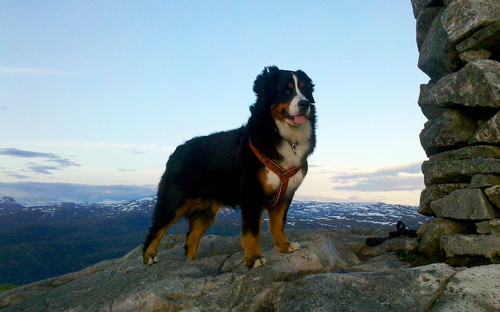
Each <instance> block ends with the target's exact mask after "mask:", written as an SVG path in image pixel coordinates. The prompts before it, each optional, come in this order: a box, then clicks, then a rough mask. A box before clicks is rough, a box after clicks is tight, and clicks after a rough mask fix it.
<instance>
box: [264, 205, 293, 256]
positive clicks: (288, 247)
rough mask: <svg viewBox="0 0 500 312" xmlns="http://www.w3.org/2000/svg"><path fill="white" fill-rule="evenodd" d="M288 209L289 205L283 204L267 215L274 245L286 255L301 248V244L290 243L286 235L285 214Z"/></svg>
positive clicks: (269, 211) (270, 210)
mask: <svg viewBox="0 0 500 312" xmlns="http://www.w3.org/2000/svg"><path fill="white" fill-rule="evenodd" d="M287 208H288V204H287V203H285V202H283V203H281V204H280V205H278V206H276V207H274V208H272V209H269V210H268V211H267V215H268V216H269V228H270V231H271V235H272V236H273V239H274V245H275V246H276V248H278V250H279V251H281V252H284V253H288V252H292V251H295V250H297V249H299V248H300V246H299V244H297V243H290V242H289V241H288V238H287V237H286V234H285V213H286V211H287Z"/></svg>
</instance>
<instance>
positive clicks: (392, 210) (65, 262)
mask: <svg viewBox="0 0 500 312" xmlns="http://www.w3.org/2000/svg"><path fill="white" fill-rule="evenodd" d="M155 204H156V197H154V196H152V197H146V198H141V199H137V200H132V201H126V202H121V203H113V204H94V203H72V202H61V203H38V204H33V205H26V204H22V203H18V202H17V201H16V200H15V199H13V198H11V197H3V198H1V199H0V284H4V283H8V284H15V285H22V284H26V283H31V282H34V281H37V280H41V279H45V278H49V277H52V276H57V275H61V274H65V273H69V272H74V271H77V270H80V269H82V268H85V267H87V266H89V265H91V264H94V263H96V262H99V261H102V260H106V259H111V258H116V257H120V256H123V255H124V254H126V253H127V252H129V251H130V250H132V249H133V248H135V247H137V246H138V245H140V244H141V243H142V241H143V239H144V237H145V235H146V234H147V230H148V228H149V226H150V222H151V216H152V213H153V209H154V206H155ZM264 220H265V221H266V220H267V217H266V216H264ZM399 220H402V221H404V222H405V223H406V225H407V227H408V228H418V227H419V226H420V225H421V224H422V223H423V222H425V220H427V218H426V217H424V216H422V215H420V214H418V212H417V207H413V206H406V205H391V204H385V203H331V202H330V203H326V202H314V201H294V202H293V203H292V205H291V207H290V210H289V213H288V216H287V228H294V229H311V228H348V227H355V228H387V229H388V231H389V230H394V229H395V224H396V223H397V221H399ZM187 226H188V225H187V222H186V221H185V220H182V221H180V222H179V223H177V224H176V225H174V226H173V227H171V229H170V230H169V232H168V233H169V234H185V233H186V232H187ZM263 230H264V231H267V222H263ZM239 231H240V213H239V212H238V211H237V210H233V209H223V210H222V211H221V212H220V213H219V215H218V217H217V220H216V222H215V223H214V225H212V227H210V228H209V230H208V231H207V234H216V235H225V236H233V235H238V234H239Z"/></svg>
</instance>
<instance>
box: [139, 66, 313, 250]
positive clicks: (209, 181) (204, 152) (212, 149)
mask: <svg viewBox="0 0 500 312" xmlns="http://www.w3.org/2000/svg"><path fill="white" fill-rule="evenodd" d="M292 73H294V74H295V75H296V76H297V77H298V78H299V79H300V80H301V81H303V82H305V83H306V86H305V87H304V89H303V91H302V92H303V94H304V96H306V97H307V99H308V100H309V102H311V103H314V98H313V96H312V92H313V90H314V85H313V84H312V81H311V79H309V77H308V76H307V75H306V74H305V73H304V72H302V71H296V72H291V71H284V70H279V69H278V68H277V67H276V66H270V67H267V68H265V69H264V70H263V72H262V73H261V74H260V75H259V76H258V77H257V78H256V80H255V82H254V86H253V90H254V92H255V94H256V96H257V100H256V102H255V103H254V104H253V105H252V106H250V112H251V117H250V118H249V120H248V123H247V124H246V125H244V126H242V127H240V128H238V129H234V130H230V131H225V132H217V133H213V134H210V135H207V136H201V137H196V138H193V139H191V140H189V141H187V142H185V143H184V144H182V145H180V146H178V147H177V149H176V150H175V151H174V152H173V154H172V155H171V156H170V158H169V160H168V162H167V165H166V171H165V173H164V174H163V176H162V178H161V181H160V184H159V188H158V202H157V204H156V207H155V211H154V215H153V223H152V226H151V228H150V231H149V235H148V236H147V238H146V241H145V243H144V246H145V247H144V249H146V248H147V246H148V245H149V244H150V242H151V241H152V240H153V239H154V238H155V235H156V233H157V231H158V230H159V229H160V228H162V227H164V226H165V225H166V224H168V223H169V222H170V221H171V220H172V219H173V218H174V216H175V212H176V210H177V209H178V208H179V207H180V206H181V205H182V204H183V202H184V201H185V200H186V199H193V198H201V199H204V200H215V201H216V202H219V203H221V204H222V205H224V206H230V207H234V208H237V207H239V208H240V209H241V211H242V233H243V234H245V233H249V232H250V233H252V234H253V235H257V234H258V232H259V230H260V218H261V214H262V211H263V209H264V207H265V205H266V203H267V202H268V201H269V199H270V198H269V196H266V195H265V193H264V191H263V188H262V186H261V185H260V182H259V180H258V177H257V172H258V170H259V169H260V168H262V167H263V165H262V164H261V162H260V161H259V160H258V159H257V158H256V157H255V155H254V154H253V152H252V150H251V149H250V147H249V144H248V142H249V139H251V141H252V143H253V144H254V146H255V147H256V148H257V149H258V150H259V151H260V152H261V153H262V154H264V155H266V156H267V157H269V158H272V159H274V160H276V161H279V160H282V158H283V156H282V155H280V154H279V153H278V150H277V146H278V144H280V142H281V141H282V140H283V138H282V137H281V136H280V133H279V132H278V128H277V126H276V123H275V121H274V119H273V117H272V116H271V107H272V105H273V104H277V103H284V102H286V101H287V100H290V99H291V98H292V97H293V96H294V91H293V90H290V88H287V85H288V83H289V81H290V79H291V78H292ZM308 119H309V120H310V121H311V124H312V135H311V138H310V150H309V151H308V153H307V154H306V155H305V156H304V158H306V157H307V156H308V155H309V154H310V153H312V151H313V149H314V146H315V143H316V141H315V140H316V139H315V121H316V116H315V108H314V106H313V105H311V111H310V114H309V116H308ZM304 160H305V159H304ZM287 200H290V201H291V198H290V199H287Z"/></svg>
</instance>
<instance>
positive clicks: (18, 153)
mask: <svg viewBox="0 0 500 312" xmlns="http://www.w3.org/2000/svg"><path fill="white" fill-rule="evenodd" d="M0 155H3V156H11V157H17V158H44V159H45V161H46V162H50V163H55V165H43V164H37V163H32V162H31V163H29V165H30V166H28V168H29V169H30V170H31V171H32V172H35V173H41V174H52V171H55V170H62V169H63V168H66V167H78V166H81V165H80V164H78V163H76V162H74V161H72V160H71V159H69V158H66V157H62V156H60V155H57V154H54V153H40V152H34V151H25V150H20V149H17V148H0ZM10 176H12V177H18V178H19V176H22V177H23V178H26V176H25V175H16V174H15V173H14V174H10Z"/></svg>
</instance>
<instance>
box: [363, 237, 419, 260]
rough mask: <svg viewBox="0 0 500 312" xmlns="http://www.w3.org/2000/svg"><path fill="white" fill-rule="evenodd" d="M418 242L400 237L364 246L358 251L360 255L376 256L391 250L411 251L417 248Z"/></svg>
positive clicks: (406, 252)
mask: <svg viewBox="0 0 500 312" xmlns="http://www.w3.org/2000/svg"><path fill="white" fill-rule="evenodd" d="M417 248H418V243H417V240H416V239H414V238H408V237H404V238H403V237H401V238H392V239H388V240H386V241H385V242H383V243H382V244H380V245H378V246H374V247H366V248H364V249H362V250H360V251H359V253H358V256H361V257H378V256H380V255H383V254H386V253H388V252H393V251H403V252H404V253H405V254H410V253H413V252H415V251H416V250H417Z"/></svg>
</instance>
